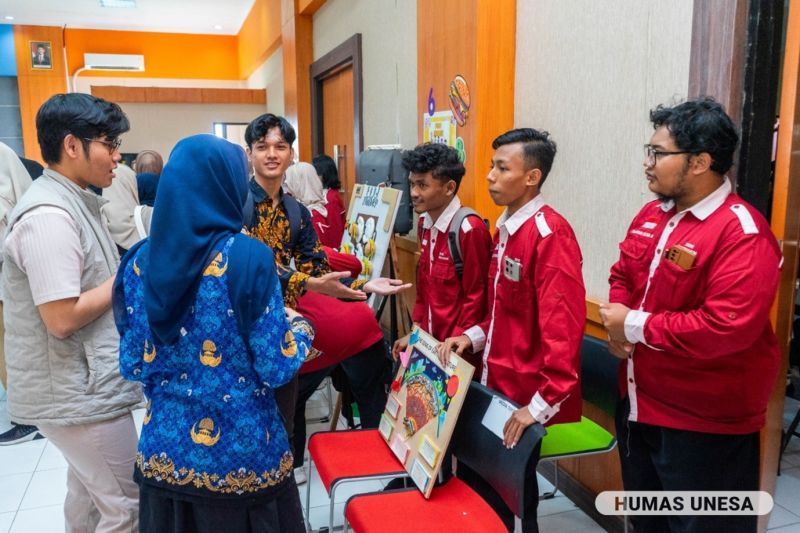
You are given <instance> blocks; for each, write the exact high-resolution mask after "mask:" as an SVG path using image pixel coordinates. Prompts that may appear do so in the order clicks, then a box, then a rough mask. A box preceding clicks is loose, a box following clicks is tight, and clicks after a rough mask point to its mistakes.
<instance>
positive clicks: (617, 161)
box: [514, 0, 692, 300]
mask: <svg viewBox="0 0 800 533" xmlns="http://www.w3.org/2000/svg"><path fill="white" fill-rule="evenodd" d="M691 29H692V1H691V0H674V1H672V0H653V1H647V2H641V1H639V0H606V1H603V2H596V1H594V0H570V1H568V2H565V1H561V0H518V1H517V51H516V79H515V83H516V85H515V100H514V102H515V113H514V122H515V126H516V127H526V126H529V127H534V128H539V129H545V130H548V131H549V132H550V133H551V134H552V136H553V138H554V139H555V140H556V142H557V143H558V154H557V155H556V159H555V163H554V165H553V170H552V172H551V174H550V176H549V177H548V179H547V182H546V183H545V184H544V187H543V194H544V197H545V199H546V200H547V201H548V203H549V204H550V205H552V206H553V207H555V208H556V209H557V210H559V211H560V212H561V213H562V214H563V215H564V216H565V217H566V218H567V219H568V220H569V221H570V223H571V224H572V226H573V228H574V229H575V232H576V234H577V236H578V240H579V241H580V244H581V248H582V251H583V258H584V266H583V275H584V279H585V281H586V288H587V294H588V296H590V297H593V298H596V299H602V300H605V299H606V298H607V297H608V281H607V280H608V271H609V268H610V266H611V265H612V263H613V262H614V261H615V260H616V258H617V256H618V253H619V251H618V247H617V244H618V242H619V241H620V240H621V239H622V237H624V235H625V231H626V229H627V227H628V224H629V223H630V221H631V218H632V217H633V215H634V214H635V213H636V212H637V211H638V210H639V208H640V207H641V206H642V205H643V204H644V203H645V202H647V201H649V200H650V199H652V198H653V196H652V195H651V194H650V192H649V191H648V190H647V184H646V182H645V180H644V174H643V170H642V159H643V155H642V145H643V144H645V143H646V142H647V141H648V140H649V138H650V135H651V133H652V126H651V125H650V123H649V121H648V111H649V110H650V109H651V108H653V107H655V106H656V105H657V104H659V103H671V102H674V101H676V100H679V99H682V98H685V97H686V95H687V91H688V83H689V82H688V80H689V53H690V45H691Z"/></svg>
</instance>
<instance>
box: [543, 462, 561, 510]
mask: <svg viewBox="0 0 800 533" xmlns="http://www.w3.org/2000/svg"><path fill="white" fill-rule="evenodd" d="M553 466H554V467H555V470H556V473H555V475H554V476H553V490H551V491H550V492H545V493H543V494H542V495H541V496H539V500H550V499H553V498H555V496H556V493H557V492H558V461H553Z"/></svg>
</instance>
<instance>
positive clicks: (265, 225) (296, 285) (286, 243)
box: [249, 179, 366, 307]
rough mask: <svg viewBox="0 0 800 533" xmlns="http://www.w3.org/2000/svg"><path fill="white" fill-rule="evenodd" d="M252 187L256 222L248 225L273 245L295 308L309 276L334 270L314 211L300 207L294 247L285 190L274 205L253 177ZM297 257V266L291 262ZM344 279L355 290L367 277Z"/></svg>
mask: <svg viewBox="0 0 800 533" xmlns="http://www.w3.org/2000/svg"><path fill="white" fill-rule="evenodd" d="M250 190H251V192H252V193H253V198H254V200H255V202H256V206H255V209H256V217H257V218H256V222H255V224H254V225H253V226H252V227H251V228H249V231H250V234H251V235H252V236H253V237H255V238H256V239H258V240H260V241H261V242H263V243H265V244H266V245H267V246H269V247H270V248H272V253H273V254H274V256H275V266H276V267H277V270H278V277H279V278H280V280H281V289H282V290H283V297H284V300H285V302H286V306H287V307H294V306H295V305H296V303H297V299H298V298H299V297H300V296H302V295H303V293H305V291H306V282H307V281H308V278H310V277H315V278H316V277H319V276H323V275H325V274H327V273H329V272H330V271H331V268H330V266H329V265H328V259H327V257H326V256H325V251H324V250H323V249H322V244H321V243H320V242H319V238H318V237H317V233H316V232H315V231H314V225H313V224H312V223H311V214H310V213H309V212H308V209H306V207H305V206H303V205H302V204H298V205H299V207H300V228H299V230H298V231H299V235H298V236H297V237H296V240H295V242H296V244H295V246H294V247H291V246H290V243H291V231H290V224H289V218H288V216H287V215H286V207H285V206H284V204H283V191H281V192H280V195H279V197H278V198H279V200H278V204H277V205H274V204H273V201H272V198H270V197H269V196H268V195H267V193H266V192H264V189H262V188H261V186H260V185H259V184H258V183H257V182H256V181H255V179H251V180H250ZM292 260H294V265H292ZM341 282H342V283H344V284H345V285H347V286H348V287H350V288H352V289H356V290H358V289H361V288H362V287H363V286H364V283H366V282H365V281H364V280H357V279H353V278H342V279H341Z"/></svg>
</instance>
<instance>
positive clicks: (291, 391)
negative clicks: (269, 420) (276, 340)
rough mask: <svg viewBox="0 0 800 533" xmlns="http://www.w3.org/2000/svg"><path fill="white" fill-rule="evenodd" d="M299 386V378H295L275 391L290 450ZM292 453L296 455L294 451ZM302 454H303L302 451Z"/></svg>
mask: <svg viewBox="0 0 800 533" xmlns="http://www.w3.org/2000/svg"><path fill="white" fill-rule="evenodd" d="M297 386H298V377H297V376H295V377H293V378H292V380H291V381H290V382H288V383H287V384H285V385H283V386H282V387H278V388H277V389H275V403H276V404H278V412H279V413H280V415H281V417H282V418H283V426H284V427H285V428H286V436H287V437H288V439H289V447H290V448H291V447H292V440H293V439H294V406H295V405H296V404H297ZM303 431H305V429H303ZM292 453H294V449H292ZM300 453H301V454H302V451H301V452H300Z"/></svg>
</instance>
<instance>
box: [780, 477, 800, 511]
mask: <svg viewBox="0 0 800 533" xmlns="http://www.w3.org/2000/svg"><path fill="white" fill-rule="evenodd" d="M798 494H800V468H789V469H787V470H782V471H781V475H780V476H778V478H777V482H776V483H775V503H777V504H778V505H782V506H783V507H785V508H787V509H797V508H798V507H800V506H798V504H797V495H798Z"/></svg>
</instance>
